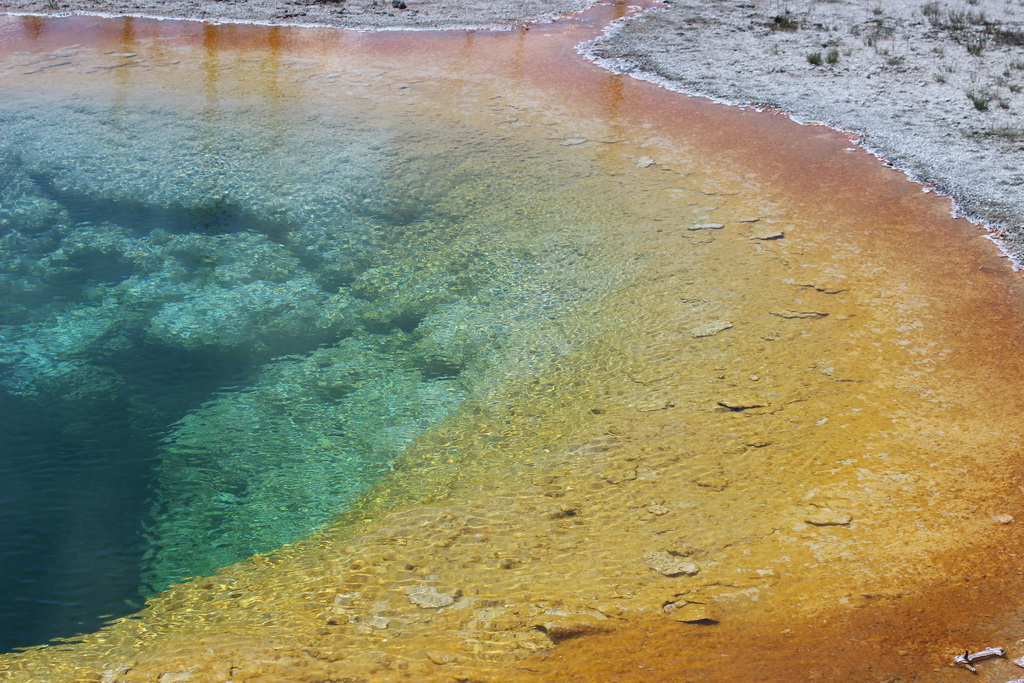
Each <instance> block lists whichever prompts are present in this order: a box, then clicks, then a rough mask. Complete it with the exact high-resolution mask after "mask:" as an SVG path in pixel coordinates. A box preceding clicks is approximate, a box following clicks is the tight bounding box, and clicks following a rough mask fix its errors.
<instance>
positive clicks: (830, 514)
mask: <svg viewBox="0 0 1024 683" xmlns="http://www.w3.org/2000/svg"><path fill="white" fill-rule="evenodd" d="M804 521H805V522H807V523H808V524H813V525H814V526H846V525H847V524H849V523H850V522H852V521H853V515H851V514H849V513H848V512H840V511H838V510H831V509H829V508H818V509H817V510H815V511H814V512H812V513H810V514H809V515H807V516H805V517H804Z"/></svg>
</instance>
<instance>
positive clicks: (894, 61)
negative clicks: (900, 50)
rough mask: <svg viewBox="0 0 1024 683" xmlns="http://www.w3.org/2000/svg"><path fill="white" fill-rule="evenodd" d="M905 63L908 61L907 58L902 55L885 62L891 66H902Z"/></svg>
mask: <svg viewBox="0 0 1024 683" xmlns="http://www.w3.org/2000/svg"><path fill="white" fill-rule="evenodd" d="M905 61H907V58H906V57H903V56H902V55H893V56H892V57H889V58H888V59H887V60H885V63H886V64H888V65H889V66H902V65H903V62H905Z"/></svg>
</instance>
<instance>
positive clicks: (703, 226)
mask: <svg viewBox="0 0 1024 683" xmlns="http://www.w3.org/2000/svg"><path fill="white" fill-rule="evenodd" d="M724 227H725V226H724V225H722V224H721V223H694V224H693V225H691V226H690V227H688V228H687V230H721V229H722V228H724Z"/></svg>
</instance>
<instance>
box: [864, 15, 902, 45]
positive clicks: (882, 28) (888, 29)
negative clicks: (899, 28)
mask: <svg viewBox="0 0 1024 683" xmlns="http://www.w3.org/2000/svg"><path fill="white" fill-rule="evenodd" d="M895 32H896V29H895V28H894V27H892V26H889V25H888V24H886V23H885V20H884V19H872V20H871V28H870V29H869V30H868V33H867V37H865V38H864V42H865V43H867V45H868V47H875V46H876V45H877V44H878V42H879V41H881V40H888V39H889V38H892V36H893V34H894V33H895Z"/></svg>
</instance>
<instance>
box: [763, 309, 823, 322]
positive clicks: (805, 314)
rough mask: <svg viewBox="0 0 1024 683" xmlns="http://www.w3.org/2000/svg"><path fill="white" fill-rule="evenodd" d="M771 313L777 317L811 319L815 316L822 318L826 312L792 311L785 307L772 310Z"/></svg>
mask: <svg viewBox="0 0 1024 683" xmlns="http://www.w3.org/2000/svg"><path fill="white" fill-rule="evenodd" d="M772 315H774V316H776V317H779V318H786V319H788V320H794V319H800V320H813V319H815V318H824V317H826V316H827V315H828V313H822V312H821V311H794V310H791V309H786V310H784V311H772Z"/></svg>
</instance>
